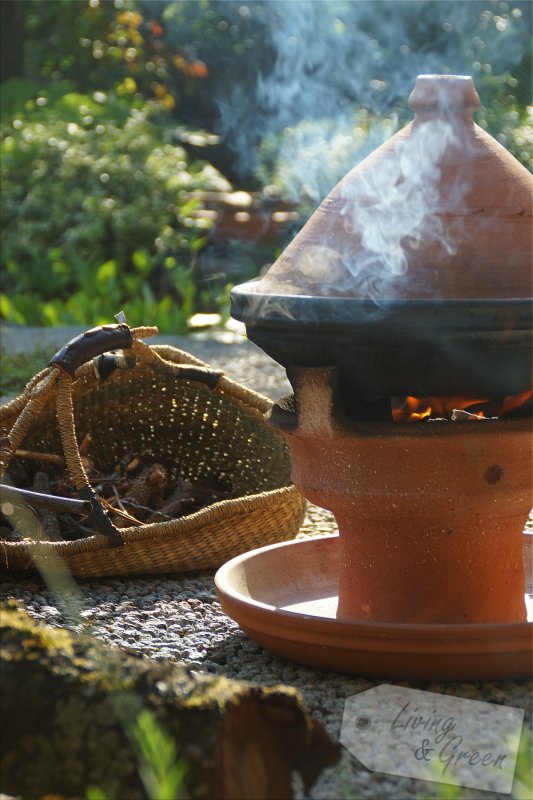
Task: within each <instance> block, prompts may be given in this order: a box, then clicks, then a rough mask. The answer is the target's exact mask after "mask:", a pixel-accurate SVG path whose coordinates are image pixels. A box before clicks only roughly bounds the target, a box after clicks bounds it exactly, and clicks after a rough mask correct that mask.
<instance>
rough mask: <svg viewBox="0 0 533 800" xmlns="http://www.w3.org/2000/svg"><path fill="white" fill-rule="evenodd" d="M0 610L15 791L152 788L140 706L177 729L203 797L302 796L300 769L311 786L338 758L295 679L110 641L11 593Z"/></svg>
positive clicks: (190, 779)
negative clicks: (219, 667)
mask: <svg viewBox="0 0 533 800" xmlns="http://www.w3.org/2000/svg"><path fill="white" fill-rule="evenodd" d="M0 611H1V613H0V669H1V672H0V680H1V685H2V693H1V700H0V717H1V719H2V727H3V730H4V734H5V735H4V736H3V737H2V738H3V745H2V755H1V760H0V776H1V789H0V790H1V791H3V792H5V793H7V794H11V795H16V796H22V797H24V798H25V800H33V798H41V797H43V796H45V795H54V796H57V795H61V796H63V797H64V798H65V800H68V799H69V798H80V797H85V796H86V795H85V792H86V789H87V788H88V787H89V786H98V787H100V788H101V789H103V790H104V791H105V792H106V793H107V796H109V797H111V798H126V797H127V798H128V799H129V800H146V798H148V797H149V796H150V795H149V793H148V792H147V789H146V787H145V786H144V784H143V782H142V780H141V778H140V777H139V774H140V773H139V769H140V765H139V753H138V750H137V751H136V748H135V745H134V740H133V737H132V730H133V729H134V726H135V724H136V720H138V718H139V713H140V711H141V710H148V711H149V712H151V713H152V714H153V716H154V719H155V720H156V721H157V723H158V725H159V726H160V727H161V728H162V729H163V730H164V731H166V732H167V734H168V735H169V737H171V738H172V739H173V740H174V741H175V744H176V748H177V752H178V754H179V758H180V759H181V760H183V761H184V762H185V765H186V770H187V771H186V777H185V784H184V789H185V791H186V793H187V796H188V797H190V798H192V799H195V798H198V799H199V800H200V799H202V798H206V800H207V798H217V800H230V799H231V800H249V798H256V800H262V798H264V799H265V800H267V798H268V800H276V799H277V798H280V800H281V799H282V798H292V797H293V791H292V785H291V773H293V772H298V773H300V774H301V776H302V778H303V782H304V785H305V787H306V790H307V789H309V788H310V786H312V784H313V783H314V782H315V780H316V778H317V777H318V775H319V774H320V773H321V771H322V770H323V769H324V768H325V767H327V766H332V765H333V764H335V763H336V762H337V761H338V759H339V755H340V747H339V745H335V744H333V743H332V741H331V740H330V739H329V738H328V736H327V734H326V733H325V731H324V729H323V728H322V726H321V725H320V723H318V722H317V721H316V720H313V719H312V718H310V717H309V715H308V714H307V713H306V711H305V710H304V708H303V706H302V701H301V697H300V695H299V693H298V692H297V691H296V690H295V689H291V688H288V687H273V688H267V687H262V686H260V685H254V684H250V683H245V682H240V681H233V680H229V679H226V678H224V677H214V676H210V675H202V674H197V673H194V674H193V673H192V672H191V671H190V670H188V669H186V668H185V667H182V666H179V665H176V664H172V663H170V662H152V661H149V660H148V659H144V658H141V657H138V656H135V655H133V654H130V653H127V652H124V651H122V650H120V649H118V648H117V649H110V648H105V647H103V646H102V645H101V644H100V643H98V642H97V641H95V640H94V639H92V638H91V637H89V636H86V635H82V634H74V633H71V632H69V631H68V630H66V629H63V628H51V627H47V626H44V625H41V624H38V623H37V622H35V621H34V620H32V619H31V618H30V617H29V616H28V615H27V614H26V612H24V611H21V610H20V609H18V608H16V606H15V604H14V603H12V602H8V603H7V604H4V605H3V606H2V607H1V608H0ZM152 800H153V798H152ZM165 800H167V798H165ZM168 800H171V798H169V799H168Z"/></svg>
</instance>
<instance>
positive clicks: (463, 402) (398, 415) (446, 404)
mask: <svg viewBox="0 0 533 800" xmlns="http://www.w3.org/2000/svg"><path fill="white" fill-rule="evenodd" d="M531 397H533V389H530V390H528V391H527V392H522V394H515V395H509V396H508V397H505V398H504V399H503V401H502V403H501V405H500V407H499V409H497V410H496V413H494V414H492V413H490V412H489V413H488V414H487V416H489V417H490V416H498V417H503V416H505V415H506V414H509V413H510V412H511V411H514V409H516V408H520V406H522V405H523V404H524V403H526V402H527V401H528V400H529V399H530V398H531ZM490 402H491V401H490V400H489V399H488V398H486V397H482V398H479V397H477V398H476V397H455V396H452V397H406V398H405V401H404V403H403V405H402V406H401V407H400V408H394V409H393V410H392V419H393V420H394V422H412V421H415V420H420V419H428V418H429V417H439V418H445V419H450V418H451V416H452V413H453V411H454V410H456V409H458V410H462V411H465V410H467V409H468V408H471V406H475V405H479V404H481V403H490ZM491 410H492V409H491ZM484 418H485V413H484V412H483V411H479V410H476V411H475V412H474V413H472V415H471V419H473V420H475V419H484Z"/></svg>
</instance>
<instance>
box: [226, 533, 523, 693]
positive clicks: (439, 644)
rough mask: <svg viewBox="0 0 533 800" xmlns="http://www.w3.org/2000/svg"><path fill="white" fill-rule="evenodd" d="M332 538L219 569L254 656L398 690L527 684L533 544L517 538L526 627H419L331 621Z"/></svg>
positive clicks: (271, 550) (285, 546) (282, 547)
mask: <svg viewBox="0 0 533 800" xmlns="http://www.w3.org/2000/svg"><path fill="white" fill-rule="evenodd" d="M338 539H339V537H338V536H320V537H316V538H310V539H299V540H296V541H291V542H284V543H282V544H275V545H270V546H268V547H262V548H259V549H257V550H252V551H250V552H248V553H244V554H243V555H240V556H237V557H236V558H233V559H232V560H231V561H228V562H227V563H226V564H224V566H222V567H221V568H220V569H219V570H218V572H217V574H216V576H215V584H216V588H217V592H218V596H219V598H220V602H221V605H222V609H223V611H224V612H225V613H226V614H227V615H228V616H229V617H231V618H232V619H233V620H235V621H236V622H237V623H238V624H239V625H240V627H241V628H242V630H243V631H244V632H245V633H246V634H247V635H248V636H249V637H250V638H251V639H253V640H254V641H256V642H257V643H258V644H260V645H261V646H262V647H264V648H266V649H267V650H270V651H271V652H273V653H275V654H276V655H279V656H282V657H283V658H287V659H290V660H291V661H295V662H298V663H300V664H304V665H306V666H309V667H313V668H315V669H324V670H328V671H334V672H341V673H347V674H352V675H364V676H368V677H377V678H388V679H396V680H461V681H462V680H476V681H479V680H501V679H505V678H526V677H530V676H531V675H532V664H533V658H532V656H533V580H532V574H531V572H532V566H531V561H532V558H531V556H532V543H533V536H531V535H527V534H524V560H525V564H526V587H525V592H526V605H527V607H528V622H517V623H505V624H502V623H499V624H475V625H458V624H453V625H447V624H441V625H427V624H423V625H417V624H397V623H394V624H393V623H390V624H388V623H383V622H381V623H373V622H347V621H341V620H337V619H336V617H335V614H336V608H337V601H338V596H337V580H338V572H339V568H338Z"/></svg>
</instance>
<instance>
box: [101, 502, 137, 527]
mask: <svg viewBox="0 0 533 800" xmlns="http://www.w3.org/2000/svg"><path fill="white" fill-rule="evenodd" d="M100 502H101V504H102V506H103V508H105V509H107V511H109V513H110V514H112V515H115V517H120V519H121V520H125V521H126V522H130V523H132V524H133V525H142V522H141V521H140V520H138V519H137V518H136V517H134V516H132V515H131V514H128V512H127V511H126V510H125V509H122V508H117V507H116V506H114V505H113V503H112V500H106V498H105V497H101V498H100ZM116 523H117V520H116V519H115V520H114V524H115V525H116Z"/></svg>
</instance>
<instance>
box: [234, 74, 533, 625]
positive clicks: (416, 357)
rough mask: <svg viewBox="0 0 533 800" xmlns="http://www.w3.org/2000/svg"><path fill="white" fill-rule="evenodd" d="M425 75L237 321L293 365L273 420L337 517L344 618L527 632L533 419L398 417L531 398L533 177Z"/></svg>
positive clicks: (442, 79)
mask: <svg viewBox="0 0 533 800" xmlns="http://www.w3.org/2000/svg"><path fill="white" fill-rule="evenodd" d="M478 105H479V99H478V96H477V93H476V91H475V88H474V86H473V82H472V80H471V78H467V77H463V76H426V75H424V76H419V78H418V79H417V81H416V85H415V88H414V90H413V93H412V95H411V97H410V106H411V108H412V109H413V110H414V111H415V112H416V116H415V119H414V121H413V122H412V123H411V124H410V125H408V126H407V127H406V128H404V129H403V130H402V131H400V132H399V133H397V134H396V135H395V136H393V137H392V138H391V139H390V140H389V141H388V142H386V143H385V144H384V145H382V146H381V147H380V148H378V150H376V151H375V152H374V153H373V154H372V155H370V156H369V157H368V158H367V159H365V160H364V161H363V162H361V163H360V164H359V165H358V166H357V167H355V169H353V170H352V171H351V172H350V173H348V175H347V176H346V177H345V178H344V179H343V180H342V181H341V182H340V183H339V184H338V185H337V186H336V187H335V188H334V189H333V190H332V192H331V193H330V195H329V196H328V197H327V198H326V199H325V200H324V201H323V203H322V204H321V205H320V207H319V208H318V209H317V211H316V212H315V214H314V215H313V216H312V217H311V219H310V220H309V221H308V223H307V224H306V225H305V226H304V228H303V229H302V230H301V232H300V233H299V234H298V236H296V237H295V239H294V240H293V242H292V243H291V244H290V245H289V247H288V248H287V249H286V250H285V252H284V253H283V254H282V255H281V257H280V258H279V259H278V261H277V262H276V263H275V264H274V265H273V266H272V268H271V269H270V270H269V272H268V273H267V275H266V276H265V277H264V278H263V279H262V280H261V281H258V282H255V283H252V284H244V285H243V286H240V287H236V289H234V290H233V293H232V314H233V316H235V317H236V318H237V319H240V320H241V321H244V322H245V323H246V329H247V334H248V337H249V338H250V339H251V340H252V341H254V342H255V343H256V344H258V345H259V346H260V347H262V348H263V349H264V350H265V351H266V352H267V353H268V354H270V355H271V356H272V357H273V358H274V359H275V360H277V361H278V362H279V363H281V364H282V365H283V366H285V367H286V369H287V375H288V378H289V380H290V382H291V384H292V387H293V389H294V396H292V397H291V398H289V399H287V400H286V401H284V402H280V403H279V404H278V405H276V406H275V407H274V409H273V412H272V424H274V425H276V426H277V427H278V428H280V429H281V430H282V431H283V432H284V434H285V436H286V438H287V441H288V443H289V445H290V447H291V452H292V463H293V480H294V483H295V484H296V486H297V487H299V488H300V490H301V491H302V493H303V494H304V495H305V496H306V497H307V498H308V499H309V500H311V501H312V502H314V503H316V504H318V505H321V506H323V507H325V508H328V509H330V510H331V511H333V513H334V514H335V517H336V520H337V523H338V526H339V533H340V541H339V548H340V550H339V553H340V560H339V604H338V616H339V618H340V619H346V620H358V621H386V622H400V623H401V622H403V623H410V622H425V623H497V622H502V623H504V622H507V623H508V622H518V621H521V620H522V621H523V620H525V619H526V612H525V604H524V566H523V559H522V531H523V528H524V525H525V523H526V520H527V517H528V514H529V511H530V509H531V504H532V467H531V465H532V452H531V448H532V437H531V420H530V418H529V417H527V416H525V417H522V418H517V419H505V418H502V419H496V420H482V421H468V422H463V421H457V422H452V421H450V420H440V421H430V422H427V421H426V422H422V421H418V422H394V421H392V414H391V407H392V404H393V402H394V400H395V398H397V397H405V396H406V395H415V396H429V395H439V396H448V397H451V396H464V395H469V396H471V397H474V398H479V399H480V400H482V399H487V400H495V399H498V398H500V399H501V398H502V397H504V396H506V395H511V394H518V393H523V392H526V391H528V390H529V389H530V387H531V383H532V378H531V363H532V338H531V318H532V304H531V297H532V271H531V216H532V209H531V206H532V177H531V175H530V174H529V172H528V171H527V170H526V169H525V168H524V167H522V166H521V165H520V164H519V163H518V162H517V161H516V160H515V159H514V158H513V157H512V156H511V155H510V154H509V153H508V152H507V151H506V150H505V149H504V148H503V147H501V145H499V144H498V142H496V141H495V140H494V139H493V138H492V137H490V136H489V135H488V134H487V133H485V132H484V131H483V130H481V129H480V128H479V127H478V126H477V125H476V124H475V123H474V122H473V119H472V112H473V111H474V110H475V109H476V108H477V107H478Z"/></svg>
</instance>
